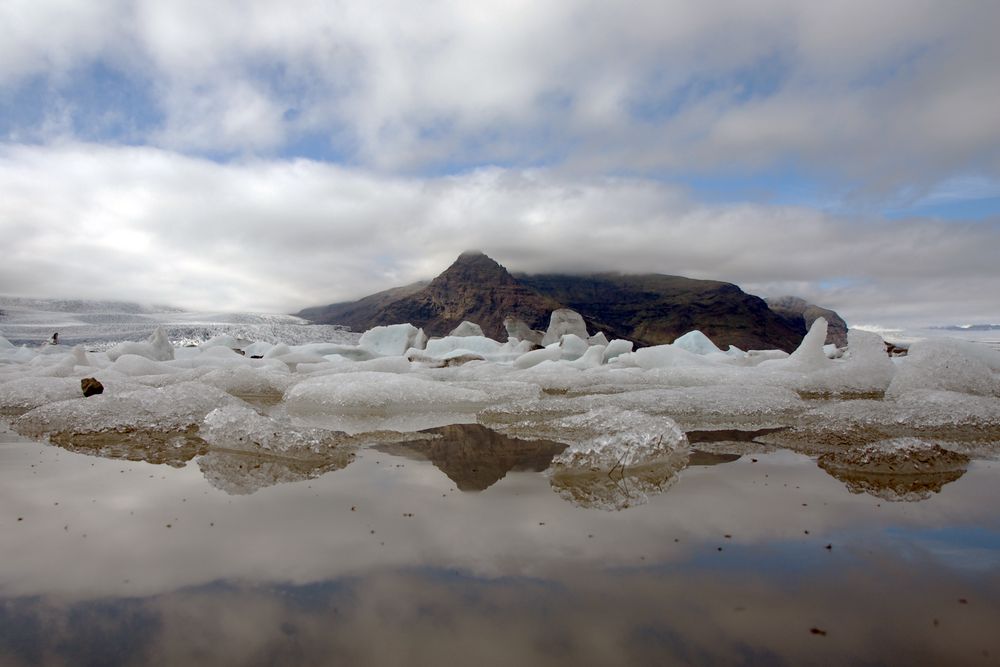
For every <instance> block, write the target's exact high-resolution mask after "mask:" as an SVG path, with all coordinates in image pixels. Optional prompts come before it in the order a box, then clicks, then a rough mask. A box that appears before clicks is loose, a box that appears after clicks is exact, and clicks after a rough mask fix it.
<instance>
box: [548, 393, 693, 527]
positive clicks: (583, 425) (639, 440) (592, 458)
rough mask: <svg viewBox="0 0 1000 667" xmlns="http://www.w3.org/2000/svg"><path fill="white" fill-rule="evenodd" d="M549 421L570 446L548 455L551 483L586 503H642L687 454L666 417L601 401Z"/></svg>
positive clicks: (607, 507)
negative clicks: (610, 405)
mask: <svg viewBox="0 0 1000 667" xmlns="http://www.w3.org/2000/svg"><path fill="white" fill-rule="evenodd" d="M551 426H552V427H554V429H555V432H557V433H558V434H559V435H558V437H556V438H554V439H555V440H557V441H561V442H566V443H567V444H569V447H568V448H567V449H565V450H564V451H563V452H562V453H560V454H557V455H556V456H555V458H554V459H553V460H552V466H551V467H550V468H549V476H550V483H551V484H552V487H553V489H555V490H556V491H557V492H558V493H559V495H560V496H562V497H563V498H566V499H567V500H570V501H571V502H573V503H575V504H579V505H583V506H586V507H594V508H598V509H605V510H614V509H624V508H626V507H632V506H635V505H641V504H643V503H644V502H646V500H647V498H648V496H649V495H650V494H653V493H662V492H663V491H664V490H666V489H667V488H668V487H669V486H670V484H671V483H672V482H673V480H674V479H676V476H677V472H678V471H679V470H680V469H681V468H682V467H683V466H684V464H685V463H686V461H687V458H688V442H687V437H686V436H685V435H684V432H683V431H681V429H680V428H679V427H678V426H677V424H676V423H674V422H673V421H672V420H670V419H669V418H667V417H653V416H651V415H647V414H645V413H642V412H637V411H634V410H621V409H619V408H614V407H602V408H597V409H594V410H591V411H588V412H586V413H583V414H579V415H572V416H569V417H564V418H562V419H558V420H556V421H555V422H553V423H552V424H551Z"/></svg>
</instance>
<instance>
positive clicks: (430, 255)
mask: <svg viewBox="0 0 1000 667" xmlns="http://www.w3.org/2000/svg"><path fill="white" fill-rule="evenodd" d="M0 184H2V185H0V235H2V237H3V239H4V247H5V253H4V262H3V263H2V265H0V284H2V285H3V286H4V291H5V292H8V293H10V294H19V295H25V296H83V297H115V298H130V299H136V300H142V301H147V302H168V303H175V304H179V305H184V306H189V307H195V308H199V307H200V308H207V309H234V310H247V309H249V310H254V309H260V310H272V311H288V310H295V309H297V308H299V307H303V306H307V305H318V304H322V303H329V302H332V301H336V300H346V299H350V298H356V297H360V296H363V295H365V294H369V293H372V292H375V291H378V290H381V289H385V288H388V287H392V286H395V285H400V284H405V283H408V282H411V281H414V280H418V279H423V278H429V277H432V276H433V275H435V274H436V273H438V272H440V271H441V270H443V269H444V268H445V267H446V266H447V265H448V264H449V263H450V262H451V261H453V259H454V258H455V256H457V254H458V253H459V252H461V251H462V250H465V249H468V248H480V249H482V250H484V251H485V252H487V253H488V254H490V255H491V256H492V257H494V258H495V259H496V260H498V261H500V262H501V263H503V264H505V265H506V266H507V267H508V268H509V269H511V270H515V271H516V270H524V271H530V272H539V271H607V270H621V271H627V272H643V271H652V272H660V273H668V274H678V275H687V276H691V277H699V278H712V279H720V280H727V281H731V282H735V283H737V284H740V285H742V286H744V287H745V288H747V289H748V290H749V291H752V292H755V293H759V294H764V295H767V294H771V295H776V294H779V293H784V292H788V291H792V292H796V293H799V294H802V295H803V296H806V297H809V298H811V299H814V300H815V301H817V302H819V303H821V304H823V305H826V306H829V307H833V308H836V309H839V310H840V311H841V312H842V314H843V315H844V316H845V317H847V318H849V319H850V320H852V321H868V322H872V321H876V322H884V323H894V322H901V321H904V320H905V321H907V322H942V321H953V320H961V321H983V320H992V321H998V320H1000V309H998V307H997V304H996V299H995V296H994V295H995V294H996V293H997V292H998V290H1000V268H998V266H997V263H996V259H995V249H996V247H998V242H1000V221H993V222H984V223H977V224H966V223H954V222H951V223H949V222H942V221H934V220H908V221H877V220H854V219H844V218H838V217H834V216H831V215H828V214H824V213H821V212H817V211H814V210H809V209H805V208H797V207H779V206H763V205H749V204H745V205H711V206H709V205H702V204H698V203H697V202H694V201H692V200H691V199H690V198H689V197H688V196H687V195H686V194H685V193H684V192H683V191H681V190H679V189H677V188H675V187H671V186H667V185H664V184H662V183H659V182H656V181H650V180H642V179H611V178H575V177H570V176H566V175H565V174H562V175H560V174H559V173H558V172H554V171H549V170H518V169H499V168H491V169H483V170H478V171H473V172H470V173H466V174H463V175H458V176H447V177H438V178H403V177H392V176H385V175H380V174H378V173H377V172H371V171H364V170H358V169H348V168H345V167H339V166H334V165H329V164H323V163H318V162H311V161H304V160H296V161H264V160H247V161H243V162H239V163H235V164H228V165H223V164H217V163H214V162H211V161H208V160H203V159H196V158H191V157H186V156H183V155H179V154H177V153H173V152H168V151H163V150H158V149H152V148H108V147H101V146H96V145H90V144H74V145H63V146H57V147H28V146H8V147H6V148H4V149H2V151H0Z"/></svg>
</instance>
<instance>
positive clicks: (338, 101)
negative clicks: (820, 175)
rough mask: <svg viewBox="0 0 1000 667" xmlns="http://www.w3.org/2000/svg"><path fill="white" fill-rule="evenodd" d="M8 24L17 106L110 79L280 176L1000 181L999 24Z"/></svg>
mask: <svg viewBox="0 0 1000 667" xmlns="http://www.w3.org/2000/svg"><path fill="white" fill-rule="evenodd" d="M0 11H2V12H3V16H0V26H2V27H0V45H2V46H0V85H3V84H4V82H6V83H7V84H8V85H13V83H12V82H15V81H17V80H18V79H19V78H21V79H23V78H24V77H27V76H30V75H37V74H48V75H49V76H52V77H57V78H58V77H60V76H63V77H65V76H72V74H73V72H76V71H78V70H79V69H80V67H81V66H85V65H86V64H88V63H90V62H93V61H95V60H102V61H103V62H105V63H106V64H108V65H110V66H112V67H116V68H120V69H124V70H127V71H129V72H130V73H131V74H133V75H136V74H137V75H139V76H140V77H142V78H143V79H144V80H145V81H147V82H148V83H149V84H150V86H151V88H152V89H154V90H155V91H156V104H157V105H158V107H159V108H158V111H160V112H162V113H163V114H164V115H165V119H164V122H163V124H162V127H159V128H156V129H154V130H153V131H152V132H151V133H150V135H149V136H148V137H147V140H148V141H150V142H152V143H154V144H156V145H160V146H166V147H174V148H181V149H183V150H187V151H194V152H197V151H199V150H202V151H218V150H224V151H231V152H234V153H236V154H240V153H242V152H256V153H257V154H261V155H267V154H270V152H272V151H278V150H280V148H281V147H282V146H283V145H284V144H285V143H286V142H288V141H294V140H295V139H296V138H298V137H302V136H307V135H308V136H316V135H320V136H325V137H328V138H334V139H335V141H336V143H337V145H338V148H343V147H345V146H346V147H347V149H348V150H349V152H350V155H349V157H350V158H351V160H352V161H353V162H360V163H362V164H366V165H367V166H370V167H374V168H378V169H380V170H388V171H394V170H400V169H402V170H407V171H411V172H412V170H419V169H420V168H422V167H424V166H427V165H429V164H430V165H434V164H439V165H440V164H445V165H449V164H489V163H491V162H502V163H507V164H517V163H520V164H524V163H526V162H527V163H537V162H538V161H544V162H547V163H552V162H563V163H565V164H566V165H569V166H571V167H573V168H577V169H588V170H593V171H594V172H596V173H600V172H601V171H603V170H606V169H620V168H623V167H624V168H631V169H668V170H672V171H674V172H684V171H685V170H687V169H690V168H692V167H693V168H697V169H702V170H711V169H715V168H719V167H726V168H729V167H737V168H756V167H760V166H768V165H774V164H778V163H781V162H782V161H783V160H789V159H792V160H796V161H799V162H802V163H804V164H806V165H808V166H809V167H811V168H814V169H818V170H820V171H826V172H830V173H834V174H838V175H840V176H842V177H846V178H847V180H848V181H850V182H852V183H854V184H856V185H857V184H860V185H861V186H863V187H875V188H881V189H885V188H890V189H891V188H896V187H900V186H906V185H912V184H913V183H914V182H915V183H917V184H918V185H919V186H920V187H927V186H930V185H932V184H933V183H935V182H938V181H940V180H944V179H946V178H949V177H951V176H953V175H954V173H953V172H954V171H955V170H956V169H960V170H964V171H970V172H976V173H985V174H988V175H992V176H993V177H996V176H997V175H998V173H1000V136H998V135H997V133H996V131H995V129H996V123H995V119H996V118H997V117H998V116H1000V92H998V91H1000V69H998V68H997V67H995V63H996V62H998V61H1000V41H998V40H996V39H995V38H994V34H993V33H994V26H996V25H997V24H998V23H1000V5H998V4H996V3H958V4H956V3H939V2H929V1H923V0H920V1H917V2H914V1H912V0H886V1H884V2H879V3H877V4H875V5H873V4H872V3H870V2H862V1H861V0H856V1H846V2H837V3H815V2H810V3H802V2H798V1H797V0H770V1H768V2H757V3H742V2H733V3H700V4H698V3H690V2H681V1H676V2H662V1H661V2H646V1H642V0H633V1H629V2H616V3H607V2H569V1H553V2H546V3H526V2H511V3H502V4H496V3H494V4H492V5H488V6H487V5H483V4H481V3H468V2H461V1H459V0H455V1H438V2H425V3H408V2H390V3H367V2H360V1H359V2H343V3H337V4H336V5H330V4H328V3H315V2H287V1H281V2H278V1H272V0H258V1H256V2H235V1H232V0H227V1H222V2H213V3H208V4H206V3H203V2H191V1H185V2H170V3H164V2H160V1H158V0H137V1H136V2H92V3H83V4H81V3H59V2H52V1H48V2H40V1H39V0H34V1H33V2H30V3H28V2H14V3H6V4H5V6H4V10H0ZM636 104H639V105H640V106H641V107H642V108H643V109H644V111H643V112H641V113H639V115H638V117H637V116H636V108H635V105H636Z"/></svg>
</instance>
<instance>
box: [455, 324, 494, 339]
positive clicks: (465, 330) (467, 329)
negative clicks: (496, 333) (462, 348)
mask: <svg viewBox="0 0 1000 667" xmlns="http://www.w3.org/2000/svg"><path fill="white" fill-rule="evenodd" d="M448 335H449V336H459V337H461V336H479V337H480V338H482V337H484V336H485V335H486V334H484V333H483V328H482V327H481V326H479V325H478V324H476V323H474V322H469V321H468V320H466V321H465V322H462V323H461V324H459V325H458V326H457V327H455V328H454V329H452V330H451V333H450V334H448Z"/></svg>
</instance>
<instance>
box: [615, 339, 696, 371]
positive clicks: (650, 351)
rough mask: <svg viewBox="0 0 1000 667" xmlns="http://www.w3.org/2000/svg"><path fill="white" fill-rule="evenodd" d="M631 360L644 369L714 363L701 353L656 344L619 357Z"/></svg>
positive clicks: (624, 360)
mask: <svg viewBox="0 0 1000 667" xmlns="http://www.w3.org/2000/svg"><path fill="white" fill-rule="evenodd" d="M627 361H631V362H632V363H633V364H635V365H636V366H638V367H639V368H642V369H644V370H651V369H654V368H673V367H676V366H706V365H712V364H713V362H711V361H709V360H708V359H706V358H705V357H703V356H701V355H700V354H694V353H693V352H688V351H687V350H685V349H683V348H680V347H675V346H673V345H654V346H652V347H643V348H640V349H638V350H636V351H635V352H632V353H631V354H629V355H628V356H625V355H622V356H620V357H619V362H627Z"/></svg>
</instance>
